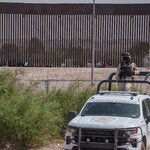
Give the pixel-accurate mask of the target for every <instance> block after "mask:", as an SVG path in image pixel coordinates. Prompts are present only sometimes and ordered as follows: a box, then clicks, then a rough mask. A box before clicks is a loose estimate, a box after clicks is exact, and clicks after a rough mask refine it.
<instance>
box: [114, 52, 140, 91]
mask: <svg viewBox="0 0 150 150" xmlns="http://www.w3.org/2000/svg"><path fill="white" fill-rule="evenodd" d="M121 59H122V61H121V63H120V64H119V66H118V68H117V73H116V75H117V80H134V75H135V74H137V73H138V69H137V66H136V64H135V63H133V62H131V55H130V53H128V52H124V53H123V54H121ZM118 86H119V90H120V91H131V86H132V85H131V83H118Z"/></svg>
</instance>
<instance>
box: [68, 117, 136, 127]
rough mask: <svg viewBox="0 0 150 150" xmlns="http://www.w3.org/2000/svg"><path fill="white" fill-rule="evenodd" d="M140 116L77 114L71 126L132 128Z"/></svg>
mask: <svg viewBox="0 0 150 150" xmlns="http://www.w3.org/2000/svg"><path fill="white" fill-rule="evenodd" d="M138 120H139V118H127V117H113V116H77V117H75V118H74V119H73V120H72V121H71V122H70V123H69V125H70V126H74V127H80V128H105V129H106V128H107V129H115V128H130V127H135V126H137V124H138Z"/></svg>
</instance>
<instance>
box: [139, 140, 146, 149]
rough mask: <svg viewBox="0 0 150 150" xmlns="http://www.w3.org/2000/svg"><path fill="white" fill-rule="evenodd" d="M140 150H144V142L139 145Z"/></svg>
mask: <svg viewBox="0 0 150 150" xmlns="http://www.w3.org/2000/svg"><path fill="white" fill-rule="evenodd" d="M140 150H146V148H145V144H144V142H142V143H141V149H140Z"/></svg>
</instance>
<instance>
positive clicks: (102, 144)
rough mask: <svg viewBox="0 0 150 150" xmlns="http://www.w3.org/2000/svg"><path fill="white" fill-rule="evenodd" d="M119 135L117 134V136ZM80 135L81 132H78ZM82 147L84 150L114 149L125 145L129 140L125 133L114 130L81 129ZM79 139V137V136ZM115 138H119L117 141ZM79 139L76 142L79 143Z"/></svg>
mask: <svg viewBox="0 0 150 150" xmlns="http://www.w3.org/2000/svg"><path fill="white" fill-rule="evenodd" d="M116 133H117V134H116ZM78 135H79V132H78ZM80 136H81V137H80V146H81V148H82V149H85V150H86V149H87V150H88V149H89V150H90V149H93V150H94V149H101V148H102V149H103V150H104V148H106V149H107V150H109V149H111V150H112V149H114V147H115V144H116V145H117V146H121V145H124V144H125V143H126V142H127V140H126V137H125V136H124V131H122V130H121V131H119V130H117V132H116V130H115V129H114V130H113V129H112V130H111V129H81V135H80ZM78 137H79V136H78ZM115 138H117V139H116V140H115ZM78 140H79V139H78V138H76V141H77V142H78ZM90 146H91V148H90Z"/></svg>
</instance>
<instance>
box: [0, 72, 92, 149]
mask: <svg viewBox="0 0 150 150" xmlns="http://www.w3.org/2000/svg"><path fill="white" fill-rule="evenodd" d="M19 73H21V74H22V72H20V71H19V72H15V73H12V72H10V71H3V72H1V73H0V141H1V144H5V143H8V142H9V143H11V144H14V145H19V146H22V147H23V146H37V145H43V144H46V143H47V142H49V141H50V140H53V139H56V138H62V137H63V133H64V129H65V128H66V125H67V123H68V121H69V120H68V118H67V113H68V111H69V110H76V111H78V112H79V111H80V109H81V107H82V106H83V104H84V103H85V101H86V100H87V99H88V98H89V97H90V96H91V95H93V94H94V93H95V90H94V89H84V90H81V91H79V90H78V87H77V86H76V84H73V85H70V86H69V87H68V89H67V90H65V91H61V90H53V91H51V92H49V93H48V94H44V93H40V92H39V93H35V92H33V91H31V90H30V89H31V88H30V87H28V88H27V87H25V86H24V85H22V86H17V78H16V76H17V75H18V74H19ZM32 86H33V84H32Z"/></svg>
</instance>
